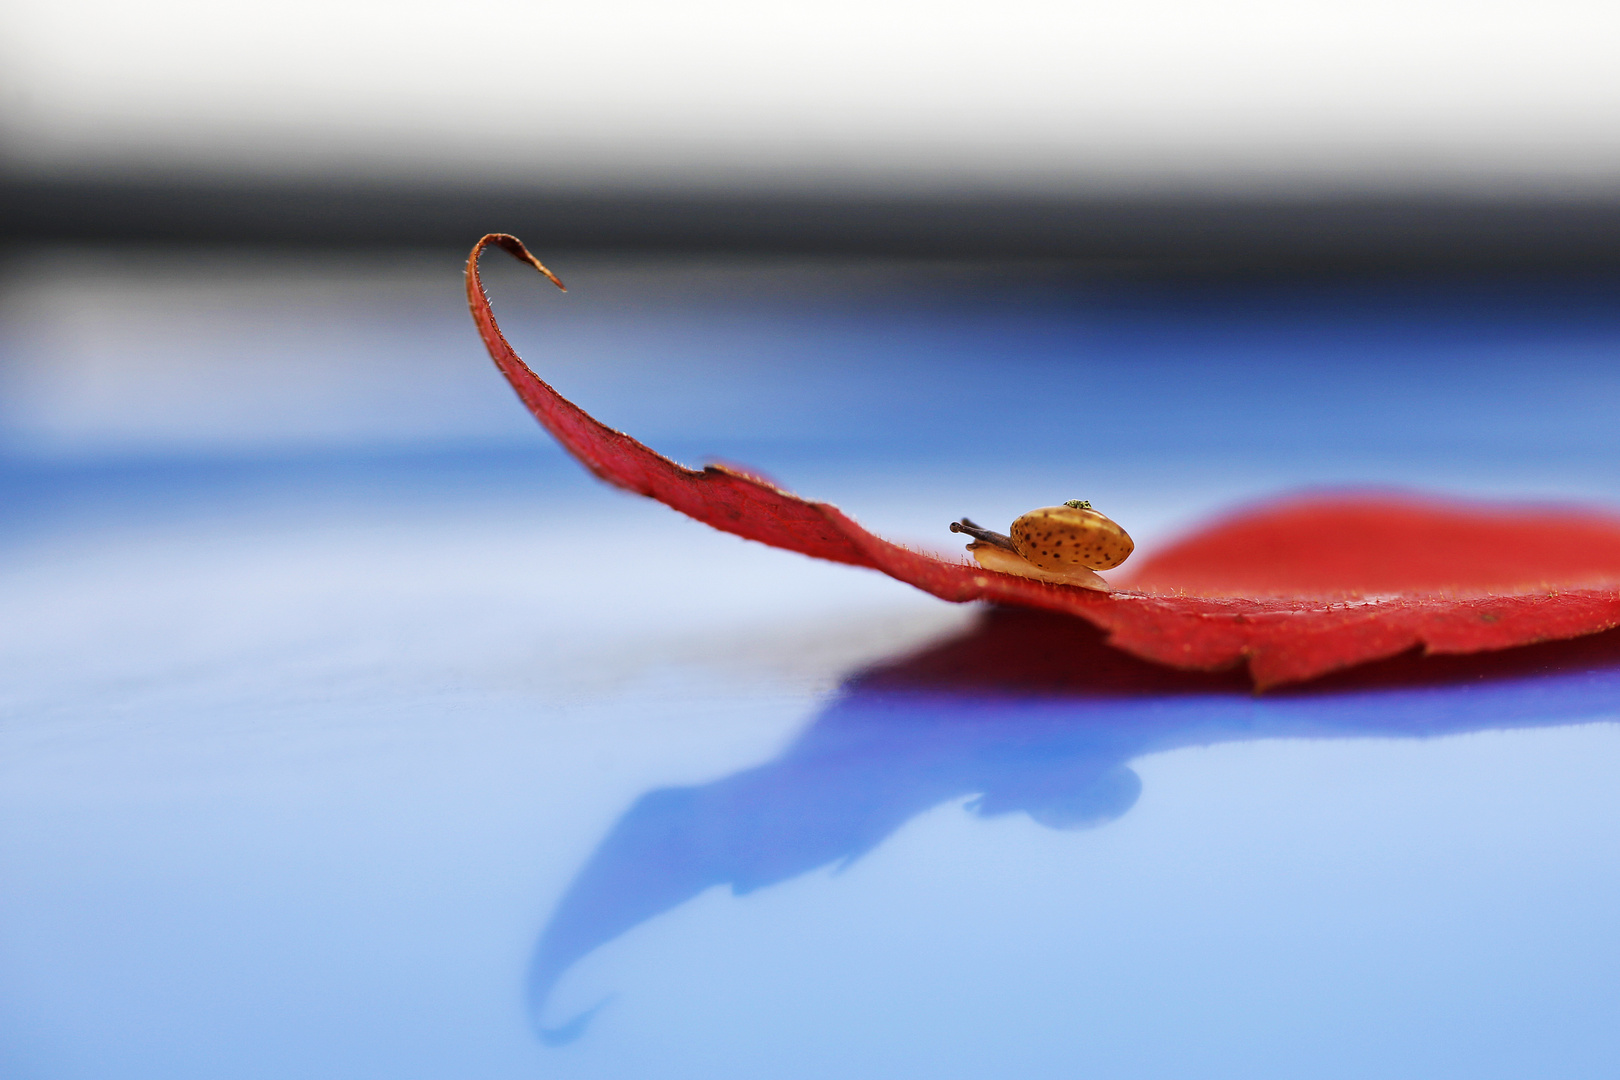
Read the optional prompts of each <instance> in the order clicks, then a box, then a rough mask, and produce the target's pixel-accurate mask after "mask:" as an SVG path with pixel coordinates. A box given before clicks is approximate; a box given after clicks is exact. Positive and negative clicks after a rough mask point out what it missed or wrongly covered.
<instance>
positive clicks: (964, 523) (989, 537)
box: [951, 518, 1018, 553]
mask: <svg viewBox="0 0 1620 1080" xmlns="http://www.w3.org/2000/svg"><path fill="white" fill-rule="evenodd" d="M951 532H953V533H967V534H968V535H969V536H971V537H973V539H975V540H980V541H983V542H984V543H986V544H994V545H995V546H996V547H999V548H1006V549H1007V550H1008V551H1011V552H1014V553H1016V552H1017V551H1018V548H1017V546H1015V545H1014V544H1013V542H1012V537H1010V536H1008V535H1006V534H1005V533H998V532H995V531H994V530H991V529H986V528H984V527H983V526H980V525H975V524H974V523H973V522H972V521H971V520H969V519H968V518H963V519H962V520H961V521H953V522H951Z"/></svg>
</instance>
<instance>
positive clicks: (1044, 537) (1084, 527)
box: [1008, 506, 1136, 574]
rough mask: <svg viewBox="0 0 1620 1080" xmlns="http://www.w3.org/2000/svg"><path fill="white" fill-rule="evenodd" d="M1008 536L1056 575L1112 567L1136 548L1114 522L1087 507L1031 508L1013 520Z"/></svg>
mask: <svg viewBox="0 0 1620 1080" xmlns="http://www.w3.org/2000/svg"><path fill="white" fill-rule="evenodd" d="M1008 535H1010V536H1011V537H1012V542H1013V544H1014V546H1016V547H1017V548H1018V554H1020V555H1022V556H1023V557H1024V558H1025V559H1028V560H1029V561H1030V562H1032V563H1034V564H1035V565H1036V566H1038V567H1040V568H1041V569H1042V570H1047V571H1050V572H1052V573H1055V574H1062V573H1067V572H1068V571H1070V570H1074V569H1076V568H1084V569H1086V570H1112V569H1113V568H1114V567H1116V566H1118V565H1119V564H1120V563H1122V562H1124V561H1125V560H1126V559H1128V558H1129V557H1130V554H1131V552H1132V551H1135V550H1136V544H1135V543H1134V542H1133V541H1132V540H1131V537H1130V534H1129V533H1127V532H1126V531H1125V530H1124V529H1122V528H1120V527H1119V524H1118V523H1117V522H1115V521H1114V520H1113V519H1112V518H1110V517H1109V516H1108V515H1106V514H1100V513H1098V512H1097V511H1095V510H1092V509H1090V508H1089V507H1077V506H1043V507H1041V508H1040V509H1039V510H1031V511H1030V512H1029V513H1027V514H1025V515H1023V516H1022V517H1020V518H1019V519H1018V520H1017V521H1015V522H1013V523H1012V528H1011V529H1010V530H1009V532H1008Z"/></svg>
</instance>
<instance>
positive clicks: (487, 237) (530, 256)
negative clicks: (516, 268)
mask: <svg viewBox="0 0 1620 1080" xmlns="http://www.w3.org/2000/svg"><path fill="white" fill-rule="evenodd" d="M490 244H494V245H495V246H496V247H498V248H500V249H501V250H502V251H504V252H506V253H507V254H508V255H511V256H512V257H513V258H514V259H517V260H519V261H520V262H526V263H528V264H529V265H530V266H532V267H534V268H535V269H536V270H538V271H540V273H542V274H544V275H545V277H546V280H547V281H549V282H551V283H552V284H553V285H555V286H557V288H559V289H561V290H562V291H563V292H567V291H568V286H566V285H564V284H563V283H562V278H560V277H558V276H557V275H556V274H553V273H552V272H551V271H550V270H549V269H547V268H546V264H545V263H543V262H541V261H540V260H539V259H537V258H535V257H534V253H533V252H531V251H530V250H529V249H528V248H527V247H525V246H524V244H523V241H521V240H519V239H518V238H517V237H515V236H513V235H512V234H511V233H485V234H484V237H483V239H481V240H479V241H478V243H476V244H474V245H473V249H472V254H471V255H470V256H468V259H467V262H468V265H469V266H470V267H472V268H473V269H474V271H475V272H476V268H477V263H478V257H479V256H480V255H482V254H483V253H484V248H486V247H488V246H489V245H490Z"/></svg>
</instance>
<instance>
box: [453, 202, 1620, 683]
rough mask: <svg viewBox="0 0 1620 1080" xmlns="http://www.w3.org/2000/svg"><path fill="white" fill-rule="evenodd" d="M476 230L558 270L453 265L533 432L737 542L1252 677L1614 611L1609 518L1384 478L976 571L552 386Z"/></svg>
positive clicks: (1305, 672)
mask: <svg viewBox="0 0 1620 1080" xmlns="http://www.w3.org/2000/svg"><path fill="white" fill-rule="evenodd" d="M491 244H493V245H495V246H497V247H499V248H501V249H503V250H505V251H506V252H508V253H510V254H511V255H512V256H514V257H515V258H517V259H520V260H522V261H525V262H527V263H529V264H530V265H532V266H533V267H534V268H535V269H537V270H539V271H540V272H541V273H542V274H544V275H545V276H546V277H548V278H550V279H551V280H552V281H553V282H555V283H556V284H557V286H558V287H559V288H561V287H562V282H560V281H557V279H556V277H555V276H554V275H553V274H552V273H551V271H549V270H547V269H546V268H545V267H544V266H542V265H541V264H540V261H539V260H538V259H536V258H535V257H534V256H533V255H531V254H529V252H528V250H527V249H526V248H525V247H524V246H523V244H522V242H521V241H519V240H518V239H517V238H516V237H514V236H508V235H505V234H503V233H493V234H491V235H489V236H486V237H484V238H483V239H482V240H480V241H479V242H478V244H477V245H476V246H475V247H474V248H473V251H472V255H471V257H470V258H469V259H468V263H467V300H468V303H469V304H470V306H471V308H472V315H473V320H474V322H475V323H477V325H478V332H479V334H480V335H481V336H482V337H483V339H484V344H485V345H486V346H488V348H489V352H490V356H491V357H493V358H494V360H495V363H496V365H497V366H498V367H499V368H500V369H501V371H502V372H503V373H504V374H505V375H506V378H507V380H508V381H510V382H511V384H512V386H513V388H514V389H515V390H516V391H517V393H518V396H519V397H520V398H522V399H523V403H524V404H525V405H527V406H528V407H529V411H530V412H532V413H533V414H534V415H535V417H536V418H537V419H539V421H540V423H541V424H543V425H544V426H545V428H546V430H547V431H549V432H551V434H552V435H553V436H554V437H555V438H556V439H557V441H558V442H560V443H561V444H562V445H563V447H564V448H565V449H567V450H568V452H569V453H571V454H573V455H574V457H576V458H578V459H579V460H580V462H581V463H583V464H584V465H585V467H586V468H588V469H590V470H591V472H593V473H595V474H596V475H597V476H598V477H600V478H602V479H603V480H606V481H607V482H608V483H610V484H614V485H616V486H618V487H621V488H625V489H626V490H629V491H634V492H637V493H639V494H642V495H646V496H649V497H651V498H654V499H657V500H658V501H659V502H662V503H664V504H665V505H667V506H670V507H673V508H674V509H676V510H679V511H680V512H681V513H683V514H687V515H688V516H690V517H694V518H696V519H697V520H699V521H702V522H705V523H706V524H709V525H712V526H714V527H715V528H717V529H722V530H724V531H726V532H729V533H735V534H736V535H738V536H742V537H746V538H748V539H750V540H758V541H759V542H761V543H764V544H770V545H771V546H773V547H779V548H786V549H787V550H789V551H798V552H802V553H803V554H806V555H812V556H814V557H816V558H819V559H829V560H831V561H833V562H841V563H849V564H851V565H854V566H865V567H870V568H871V569H874V570H881V571H882V572H883V573H885V574H888V575H889V576H891V577H894V578H898V579H899V580H901V581H904V582H907V583H909V584H912V585H915V586H917V587H918V588H920V589H924V590H926V591H927V592H930V593H933V594H934V595H935V596H938V597H940V598H942V599H945V600H951V601H956V602H965V601H969V600H988V601H992V602H994V603H1000V604H1011V605H1017V606H1020V607H1031V608H1042V609H1045V610H1049V611H1059V612H1064V613H1066V614H1069V615H1078V616H1079V617H1081V618H1083V619H1086V620H1087V621H1089V622H1091V623H1092V624H1094V625H1096V626H1097V627H1099V628H1101V629H1103V630H1105V631H1107V633H1108V642H1109V644H1111V645H1113V646H1115V647H1117V648H1119V649H1123V650H1124V651H1126V652H1128V653H1132V654H1134V655H1136V656H1139V657H1142V658H1143V659H1146V660H1152V661H1156V662H1158V663H1161V664H1167V665H1169V666H1172V667H1177V668H1184V669H1189V670H1203V671H1213V670H1218V669H1221V668H1229V667H1233V666H1236V665H1237V664H1239V663H1242V662H1243V661H1245V660H1246V661H1247V662H1248V666H1249V674H1250V676H1251V678H1252V679H1253V680H1254V683H1255V686H1256V687H1257V688H1260V689H1264V688H1266V687H1270V686H1276V685H1279V684H1282V683H1290V682H1299V681H1302V680H1305V679H1311V678H1314V677H1316V676H1318V675H1322V674H1325V673H1327V672H1330V671H1334V670H1337V669H1340V668H1345V667H1349V666H1351V665H1354V664H1360V663H1364V662H1366V661H1368V660H1376V659H1381V658H1384V657H1389V656H1394V655H1396V654H1398V653H1402V652H1406V651H1408V650H1411V649H1414V648H1416V647H1419V646H1422V647H1423V648H1424V649H1425V651H1427V652H1429V653H1472V652H1484V651H1487V650H1492V649H1505V648H1509V647H1511V646H1515V645H1526V644H1530V643H1532V642H1540V641H1551V640H1556V639H1560V638H1571V637H1578V636H1580V635H1582V634H1590V633H1594V632H1597V631H1599V630H1606V629H1609V628H1611V627H1615V626H1620V520H1617V519H1615V518H1612V517H1605V516H1601V515H1598V514H1595V513H1591V512H1587V511H1581V510H1575V509H1560V508H1554V507H1545V506H1518V507H1505V506H1494V507H1493V506H1475V505H1468V504H1462V503H1437V502H1433V501H1419V500H1416V499H1413V498H1411V497H1405V496H1395V495H1370V494H1363V495H1359V496H1354V497H1340V498H1331V497H1325V496H1324V497H1317V498H1308V499H1297V500H1293V501H1290V502H1285V503H1281V504H1276V505H1272V506H1269V507H1262V508H1259V509H1255V510H1250V511H1248V512H1245V513H1242V514H1239V515H1236V516H1234V517H1231V518H1229V519H1227V520H1225V521H1222V522H1217V523H1216V524H1215V525H1213V526H1210V527H1208V528H1206V529H1204V530H1203V531H1201V532H1198V533H1195V534H1194V535H1192V536H1189V537H1187V538H1185V539H1183V540H1182V541H1181V542H1180V543H1177V544H1175V545H1172V546H1171V547H1169V548H1167V549H1165V550H1163V551H1161V552H1160V553H1158V554H1157V555H1155V556H1150V557H1148V558H1146V559H1144V560H1142V561H1141V562H1140V563H1139V564H1138V565H1137V566H1136V567H1135V568H1134V569H1133V571H1132V572H1130V573H1128V574H1126V575H1125V576H1124V577H1123V579H1122V580H1120V581H1119V582H1117V583H1116V584H1117V586H1118V587H1117V588H1116V591H1114V592H1111V593H1103V592H1093V591H1089V590H1086V589H1081V588H1076V587H1074V586H1070V585H1051V584H1046V583H1044V582H1039V581H1034V580H1031V579H1029V578H1023V577H1015V576H1013V575H1010V574H1001V573H996V572H993V571H989V570H985V569H984V568H983V567H980V566H978V565H977V564H975V563H971V562H968V561H967V560H966V557H965V556H962V557H956V558H951V557H946V556H941V555H937V554H933V553H929V552H924V551H918V550H915V549H912V548H907V547H902V546H900V545H898V544H893V543H890V542H889V541H887V540H884V539H882V538H880V537H877V536H874V535H872V534H871V533H869V532H867V531H866V530H865V529H863V528H861V527H860V526H859V525H857V524H856V523H855V522H854V521H852V520H850V519H849V518H848V517H847V516H845V515H844V513H843V512H842V511H840V510H839V509H838V508H837V507H835V506H832V505H831V504H829V503H822V502H811V501H809V500H807V499H801V498H799V497H798V496H797V495H793V494H791V493H789V492H787V491H783V490H782V489H781V488H778V487H776V486H775V485H774V484H771V483H770V482H768V481H766V480H764V479H761V478H759V477H757V476H754V475H751V474H749V473H748V472H746V471H744V470H741V469H736V468H729V467H724V466H719V465H710V466H709V467H707V468H705V469H703V470H701V471H698V470H693V469H688V468H685V467H684V466H681V465H677V464H676V463H675V462H673V461H670V460H669V459H668V458H666V457H663V456H662V455H660V454H658V453H656V452H654V451H653V450H651V449H649V448H648V447H646V446H644V445H642V444H641V443H639V442H637V441H636V440H635V439H632V438H631V437H630V436H628V435H626V434H624V433H623V432H620V431H614V430H613V429H612V428H609V427H607V426H605V425H603V424H601V423H600V422H598V421H597V420H595V419H594V418H593V417H591V416H590V415H589V414H587V413H585V412H584V411H583V410H582V409H580V408H579V407H578V406H577V405H575V404H573V403H572V402H570V401H568V400H567V399H566V398H564V397H563V396H562V395H560V394H558V393H557V392H556V391H555V390H553V389H552V388H551V387H550V386H548V385H547V384H546V383H545V382H543V381H542V380H541V379H540V378H539V376H537V375H535V373H534V372H533V371H531V370H529V368H528V366H527V365H526V364H524V362H523V361H522V360H521V359H520V358H519V357H518V355H517V353H516V352H514V351H513V349H512V346H511V345H510V344H508V343H507V340H506V338H505V337H504V336H503V335H502V334H501V331H500V327H499V326H498V325H497V324H496V322H495V316H494V313H493V312H492V311H491V310H490V306H489V297H488V296H487V295H486V294H485V292H484V288H483V283H482V282H481V281H480V279H479V273H478V260H479V256H480V255H481V254H482V253H483V250H484V248H485V247H487V246H489V245H491Z"/></svg>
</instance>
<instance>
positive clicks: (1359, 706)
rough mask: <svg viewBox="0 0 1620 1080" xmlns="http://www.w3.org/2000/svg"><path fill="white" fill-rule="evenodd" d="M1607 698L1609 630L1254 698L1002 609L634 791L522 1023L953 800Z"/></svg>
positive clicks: (1059, 800) (1060, 801)
mask: <svg viewBox="0 0 1620 1080" xmlns="http://www.w3.org/2000/svg"><path fill="white" fill-rule="evenodd" d="M1617 706H1620V631H1612V632H1610V633H1606V634H1601V635H1596V636H1593V637H1589V638H1584V639H1580V640H1577V641H1571V642H1553V643H1548V644H1544V645H1538V646H1533V647H1530V648H1525V649H1519V650H1514V651H1511V652H1506V653H1498V654H1484V655H1480V656H1468V657H1422V656H1419V655H1416V654H1410V655H1406V656H1402V657H1397V658H1395V659H1393V660H1390V661H1385V662H1383V663H1380V664H1375V665H1369V666H1367V667H1364V668H1361V669H1358V670H1356V671H1354V672H1349V673H1345V674H1343V675H1340V676H1337V677H1335V678H1333V679H1330V680H1325V681H1323V682H1321V683H1318V684H1314V685H1313V686H1311V687H1310V688H1308V689H1304V690H1297V691H1294V692H1288V693H1276V694H1271V695H1267V696H1265V697H1256V696H1254V695H1253V694H1252V693H1250V692H1249V688H1248V680H1247V678H1246V676H1244V675H1243V674H1242V673H1240V672H1218V673H1210V674H1197V673H1186V672H1174V671H1169V670H1166V669H1164V668H1160V667H1156V666H1154V665H1152V664H1147V663H1145V662H1142V661H1138V660H1135V659H1133V658H1131V657H1129V656H1126V655H1124V654H1123V653H1120V652H1118V651H1116V650H1114V649H1111V648H1108V647H1107V646H1106V645H1104V644H1103V643H1102V638H1101V635H1100V634H1099V633H1098V632H1097V631H1095V630H1094V629H1092V628H1091V627H1090V626H1089V625H1087V624H1084V623H1081V622H1080V621H1079V620H1075V619H1070V618H1066V617H1063V616H1054V615H1047V614H1043V613H1038V612H1027V611H1014V610H994V611H991V612H989V613H987V615H986V616H985V617H984V618H983V619H982V620H981V621H980V622H979V624H978V625H977V626H976V627H975V628H973V629H972V630H971V631H969V632H968V633H966V634H964V635H960V636H957V637H954V638H952V639H949V640H947V641H944V642H941V643H939V644H936V645H934V646H932V647H930V648H928V649H926V650H924V651H922V652H920V653H917V654H915V655H911V656H908V657H905V658H902V659H899V660H897V661H894V662H891V663H887V664H883V665H880V666H878V667H875V668H871V669H868V670H866V671H864V672H861V673H859V674H857V675H856V676H854V677H853V678H851V679H850V680H849V681H848V683H846V685H845V686H844V688H843V690H842V692H841V693H840V695H839V697H838V698H837V699H836V700H835V701H834V702H833V703H832V705H831V706H830V707H829V708H827V710H826V711H825V712H823V713H822V714H821V715H820V716H818V717H817V718H816V719H815V720H814V721H813V722H812V723H811V724H810V726H809V727H808V728H807V729H806V730H805V731H804V732H803V733H802V734H801V735H800V736H799V738H798V739H797V740H796V741H795V742H794V743H793V744H792V745H791V746H790V747H789V748H788V749H787V750H786V751H785V752H784V753H783V754H782V755H781V756H780V757H779V758H777V759H776V760H774V761H771V762H768V763H766V764H764V765H760V766H757V767H755V768H752V769H746V770H744V771H742V772H739V773H736V774H734V775H732V776H728V777H725V778H723V779H721V780H717V781H714V782H713V783H709V784H703V785H699V786H695V787H679V788H661V789H659V790H656V791H652V792H649V793H647V794H646V795H643V796H642V797H641V798H640V799H638V800H637V801H636V803H635V804H634V805H633V806H632V807H631V808H630V809H629V810H628V811H627V812H626V813H625V815H624V816H623V817H622V818H620V819H619V821H618V822H617V823H616V824H615V825H614V827H613V829H612V831H611V832H609V834H608V836H607V837H606V839H604V840H603V841H602V843H601V845H600V846H598V848H597V849H596V851H595V852H594V853H593V854H592V856H591V858H590V860H589V861H588V862H587V863H586V865H585V867H584V868H583V869H582V870H581V871H580V873H579V875H578V877H576V878H575V880H574V881H573V883H572V884H571V885H570V887H569V889H568V891H567V893H566V894H565V895H564V896H563V898H562V900H561V902H560V903H559V904H558V906H557V909H556V911H555V912H553V914H552V916H551V919H550V921H549V922H548V923H547V925H546V927H545V929H544V931H543V932H542V934H541V936H540V941H539V943H538V945H537V947H536V950H535V955H534V959H533V964H532V967H531V969H530V975H529V986H528V993H529V1007H530V1009H531V1015H532V1016H533V1017H534V1018H535V1020H536V1023H537V1025H538V1026H539V1029H540V1033H541V1037H542V1038H543V1039H544V1040H545V1041H546V1042H548V1043H552V1044H560V1043H564V1042H568V1041H571V1040H572V1039H574V1038H577V1037H578V1036H579V1035H580V1034H581V1033H582V1032H583V1031H584V1029H585V1026H586V1024H587V1023H588V1022H589V1019H590V1017H591V1015H592V1014H594V1012H595V1011H596V1010H595V1009H592V1010H590V1012H588V1013H586V1014H584V1015H581V1016H577V1017H574V1018H573V1019H571V1020H570V1021H568V1022H567V1023H565V1024H563V1025H561V1026H559V1027H548V1026H546V1025H545V1019H544V1017H545V1011H546V1007H547V1002H548V999H549V998H550V995H551V992H552V990H553V989H554V988H555V986H556V984H557V982H558V981H559V980H560V979H561V978H562V976H563V975H564V974H565V973H566V972H567V970H568V969H569V968H570V967H571V966H572V965H573V964H574V963H576V962H577V961H579V960H580V959H581V958H583V957H584V956H585V955H587V954H588V953H590V952H591V951H592V950H594V949H596V948H598V947H599V946H601V945H603V944H605V943H607V942H609V941H611V940H613V939H614V938H616V937H618V936H619V935H621V934H623V933H624V932H626V931H627V930H629V929H631V928H633V927H635V926H637V925H638V924H640V923H642V922H644V921H646V920H648V919H651V918H652V917H654V916H656V915H659V914H661V913H663V912H666V911H669V910H671V909H673V908H675V907H677V906H679V905H680V904H682V903H684V902H686V901H687V900H690V899H692V898H693V897H695V896H697V895H698V894H700V893H702V892H704V891H705V890H707V889H709V888H711V887H713V886H716V885H730V886H731V888H732V890H733V891H734V892H735V893H738V894H741V893H746V892H750V891H752V890H754V889H758V888H760V887H762V886H766V885H774V884H776V883H778V882H781V881H786V880H788V879H789V878H793V877H796V876H798V875H800V874H803V873H806V872H808V871H810V870H813V869H815V868H817V867H820V866H825V865H828V864H832V863H841V864H847V863H849V862H851V861H853V860H855V859H858V858H859V857H860V856H862V855H863V854H865V853H866V852H868V851H870V850H872V849H873V848H875V847H876V846H877V845H878V844H880V843H881V842H882V841H883V840H884V839H885V838H886V837H888V836H889V835H890V834H891V833H893V832H894V831H895V830H897V829H898V828H900V826H901V825H903V824H904V823H905V822H906V821H907V820H909V819H910V818H912V817H914V816H916V815H918V814H921V813H923V812H925V811H927V810H930V809H932V808H933V807H936V806H938V805H940V804H941V803H944V802H947V801H951V800H956V799H962V798H970V799H971V801H970V802H969V803H968V804H967V805H968V808H969V810H971V811H972V812H974V813H976V814H979V815H981V816H986V817H989V816H994V815H1000V814H1011V813H1024V814H1027V815H1029V816H1030V817H1031V818H1032V819H1034V820H1035V821H1037V822H1039V823H1040V824H1042V825H1045V826H1048V827H1051V828H1056V829H1075V828H1090V827H1093V826H1097V825H1102V824H1105V823H1107V822H1109V821H1112V820H1113V819H1115V818H1117V817H1119V816H1120V815H1122V814H1124V813H1126V812H1127V811H1129V810H1130V808H1131V807H1132V806H1133V805H1135V803H1136V801H1137V798H1138V796H1139V795H1140V794H1141V790H1142V783H1141V780H1140V778H1139V777H1138V776H1137V774H1136V773H1135V772H1134V771H1133V770H1132V769H1131V768H1130V765H1129V763H1130V762H1131V761H1132V760H1134V759H1136V758H1139V757H1142V756H1143V755H1146V754H1151V753H1158V752H1162V751H1167V750H1174V749H1178V748H1182V747H1188V746H1201V745H1203V746H1207V745H1210V744H1213V743H1219V742H1229V741H1235V740H1247V739H1265V738H1346V737H1356V736H1363V737H1383V738H1391V737H1400V738H1426V737H1432V736H1437V735H1448V734H1456V733H1462V732H1471V731H1481V730H1487V729H1500V728H1516V727H1534V726H1552V725H1558V724H1568V723H1574V722H1580V721H1583V720H1592V719H1599V718H1605V719H1606V718H1609V717H1611V716H1612V715H1613V714H1614V711H1615V709H1616V707H1617ZM600 1007H601V1006H600V1005H598V1006H597V1008H600Z"/></svg>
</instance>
